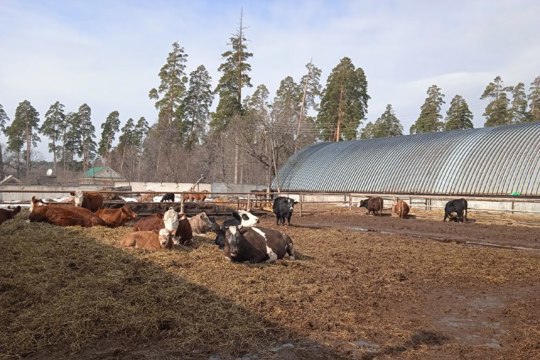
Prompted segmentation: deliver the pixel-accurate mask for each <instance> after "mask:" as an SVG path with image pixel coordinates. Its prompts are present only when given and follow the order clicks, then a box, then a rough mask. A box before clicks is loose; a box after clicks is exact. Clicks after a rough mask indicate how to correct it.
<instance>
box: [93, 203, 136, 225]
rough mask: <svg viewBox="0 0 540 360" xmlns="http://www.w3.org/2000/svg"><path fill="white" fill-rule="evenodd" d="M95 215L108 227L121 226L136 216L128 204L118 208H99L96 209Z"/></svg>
mask: <svg viewBox="0 0 540 360" xmlns="http://www.w3.org/2000/svg"><path fill="white" fill-rule="evenodd" d="M96 215H97V216H99V217H100V218H101V219H102V220H103V221H104V222H105V224H107V226H110V227H117V226H122V225H124V224H125V223H126V222H128V221H129V220H132V219H135V218H136V217H137V214H136V213H135V212H134V211H133V210H132V209H131V207H129V205H124V206H122V207H121V208H119V209H100V210H98V211H96Z"/></svg>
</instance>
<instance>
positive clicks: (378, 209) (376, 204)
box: [358, 196, 383, 216]
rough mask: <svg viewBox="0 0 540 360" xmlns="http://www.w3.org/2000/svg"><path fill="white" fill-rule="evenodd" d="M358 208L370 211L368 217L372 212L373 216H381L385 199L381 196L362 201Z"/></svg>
mask: <svg viewBox="0 0 540 360" xmlns="http://www.w3.org/2000/svg"><path fill="white" fill-rule="evenodd" d="M358 207H365V208H366V209H367V210H368V212H367V213H368V215H369V213H371V212H372V213H373V215H379V216H381V215H382V210H383V198H382V197H379V196H377V197H370V198H367V199H365V200H362V201H360V203H359V204H358ZM377 213H378V214H377Z"/></svg>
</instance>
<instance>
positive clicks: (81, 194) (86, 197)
mask: <svg viewBox="0 0 540 360" xmlns="http://www.w3.org/2000/svg"><path fill="white" fill-rule="evenodd" d="M70 194H71V195H73V196H74V197H75V206H80V207H83V208H85V209H88V210H90V211H91V212H96V211H98V210H99V209H101V208H102V207H103V195H101V194H100V193H98V192H90V191H82V190H77V191H75V192H70Z"/></svg>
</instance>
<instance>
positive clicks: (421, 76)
mask: <svg viewBox="0 0 540 360" xmlns="http://www.w3.org/2000/svg"><path fill="white" fill-rule="evenodd" d="M240 9H243V14H244V26H245V27H246V30H245V34H246V37H247V39H248V40H249V42H248V50H249V51H251V52H252V53H253V54H254V56H253V57H252V58H251V59H250V63H251V66H252V72H251V74H250V75H251V78H252V83H253V85H254V88H255V87H256V86H257V85H259V84H265V85H266V86H267V87H268V88H269V90H270V93H271V97H272V98H273V97H274V95H275V91H276V89H277V87H278V86H279V83H280V81H281V80H283V79H284V78H285V77H287V76H292V77H293V78H294V79H295V80H296V81H298V80H299V79H300V77H301V76H302V75H304V74H305V71H306V69H305V65H306V64H307V63H308V62H309V61H310V60H311V59H312V60H313V63H314V64H315V65H316V66H317V67H319V68H320V69H321V70H322V77H321V83H322V85H323V86H324V85H325V84H326V79H327V77H328V75H329V73H330V72H331V70H332V69H333V68H334V67H335V66H336V65H337V63H338V62H339V60H340V59H341V58H343V57H345V56H347V57H349V58H351V59H352V61H353V63H354V65H355V66H357V67H362V68H363V69H364V71H365V73H366V76H367V80H368V93H369V95H370V96H371V100H370V101H369V103H368V115H367V119H366V120H364V123H366V122H368V121H375V120H376V119H377V118H378V117H379V116H380V115H381V114H382V112H383V111H384V110H385V107H386V105H387V104H392V106H393V108H394V110H395V112H396V115H397V116H398V118H399V119H400V121H401V122H402V124H403V126H404V128H405V133H408V129H409V127H410V126H411V125H412V124H413V123H414V121H415V120H416V119H417V117H418V114H419V112H420V106H421V105H422V104H423V102H424V100H425V98H426V91H427V89H428V87H429V86H431V85H433V84H435V85H438V86H439V87H440V88H442V92H443V93H444V94H445V101H446V105H445V106H444V108H443V115H444V114H445V113H446V110H447V108H448V105H449V103H450V100H451V99H452V98H453V97H454V96H455V95H456V94H459V95H461V96H463V97H464V98H465V100H466V101H467V102H468V104H469V107H470V108H471V110H472V111H473V114H474V121H473V122H474V125H475V127H482V126H483V124H484V118H483V117H482V113H483V111H484V108H485V106H486V105H487V103H486V102H485V101H480V99H479V98H480V96H481V94H482V92H483V90H484V89H485V87H486V85H487V84H488V83H489V82H490V81H492V80H493V79H494V78H495V77H496V76H497V75H499V76H501V77H502V79H503V81H504V83H505V84H506V85H514V84H516V83H518V82H523V83H524V84H525V85H526V89H527V90H528V87H529V84H530V83H531V82H532V81H533V80H534V78H535V77H537V76H540V38H539V36H538V34H539V32H538V31H539V30H538V14H540V1H536V0H469V1H465V0H453V1H430V0H417V1H414V0H409V1H404V0H403V1H397V0H396V1H384V0H378V1H376V0H372V1H366V0H363V1H362V0H358V1H354V0H351V1H345V0H341V1H335V0H333V1H323V0H319V1H308V0H306V1H294V0H287V1H284V0H275V1H256V0H254V1H240V0H237V1H193V0H192V1H141V0H139V1H124V0H115V1H60V0H58V1H37V0H36V1H33V0H26V1H19V0H0V104H1V105H3V107H4V110H5V111H6V112H7V114H8V116H9V117H10V118H11V119H12V118H13V116H14V114H15V109H16V107H17V105H18V104H19V102H21V101H23V100H29V101H30V102H31V103H32V105H33V106H34V107H35V108H36V109H37V110H38V112H39V113H40V115H41V116H42V117H43V115H44V114H45V112H46V111H47V109H48V108H49V106H50V105H51V104H53V103H54V102H56V101H60V102H61V103H63V104H64V105H65V106H66V112H69V111H76V110H77V109H78V108H79V106H80V105H82V104H83V103H87V104H88V105H89V106H90V107H91V109H92V119H93V122H94V124H95V126H96V129H97V131H98V134H97V135H98V138H99V135H100V133H101V128H100V125H101V123H103V121H104V120H105V118H106V117H107V115H108V114H109V113H110V112H112V111H114V110H117V111H119V112H120V118H121V120H122V125H123V124H124V123H125V122H126V121H127V119H128V118H133V119H135V120H137V119H138V118H139V117H141V116H144V117H146V119H147V120H148V121H149V122H150V123H153V122H155V120H156V116H157V113H156V111H155V109H154V106H153V103H152V102H151V101H150V100H149V98H148V92H149V90H150V89H151V88H153V87H157V86H158V85H159V77H158V72H159V69H160V68H161V66H162V65H163V64H164V63H165V60H166V57H167V54H168V53H169V52H170V51H171V49H172V43H173V42H175V41H177V42H178V43H179V44H180V46H182V47H184V49H185V52H186V53H187V54H188V63H187V67H188V68H187V72H188V73H189V72H191V71H193V70H195V69H196V68H197V66H199V65H200V64H203V65H204V66H205V67H206V68H207V69H208V71H209V72H210V75H211V76H212V79H213V83H214V84H215V83H216V82H217V81H218V79H219V77H220V76H221V74H220V73H219V72H218V71H217V68H218V66H219V64H220V63H221V53H223V52H224V51H226V50H227V49H228V45H227V43H228V40H229V37H230V36H231V34H233V33H234V32H235V31H236V29H237V28H238V25H239V17H240ZM250 91H251V90H246V93H249V92H250ZM215 101H216V103H217V99H216V100H215ZM41 121H43V120H41ZM42 140H43V141H42V144H40V146H39V147H38V151H40V152H41V153H42V156H43V157H44V158H50V155H49V154H48V153H47V150H46V139H42ZM0 141H1V142H5V139H4V138H1V137H0Z"/></svg>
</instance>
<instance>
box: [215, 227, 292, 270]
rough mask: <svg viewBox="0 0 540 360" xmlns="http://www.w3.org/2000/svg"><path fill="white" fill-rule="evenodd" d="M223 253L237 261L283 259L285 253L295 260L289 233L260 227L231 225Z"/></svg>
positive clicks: (255, 261) (258, 261)
mask: <svg viewBox="0 0 540 360" xmlns="http://www.w3.org/2000/svg"><path fill="white" fill-rule="evenodd" d="M223 253H224V254H225V256H226V257H228V258H229V259H230V260H231V261H235V262H243V261H249V262H251V263H260V262H263V261H266V262H274V261H276V260H277V259H283V257H284V256H285V254H288V255H289V259H290V260H294V246H293V242H292V239H291V238H290V237H289V236H288V235H287V234H285V233H283V232H281V231H279V230H274V229H266V228H259V227H242V226H236V225H233V226H229V227H228V228H227V231H226V232H225V245H224V247H223Z"/></svg>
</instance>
